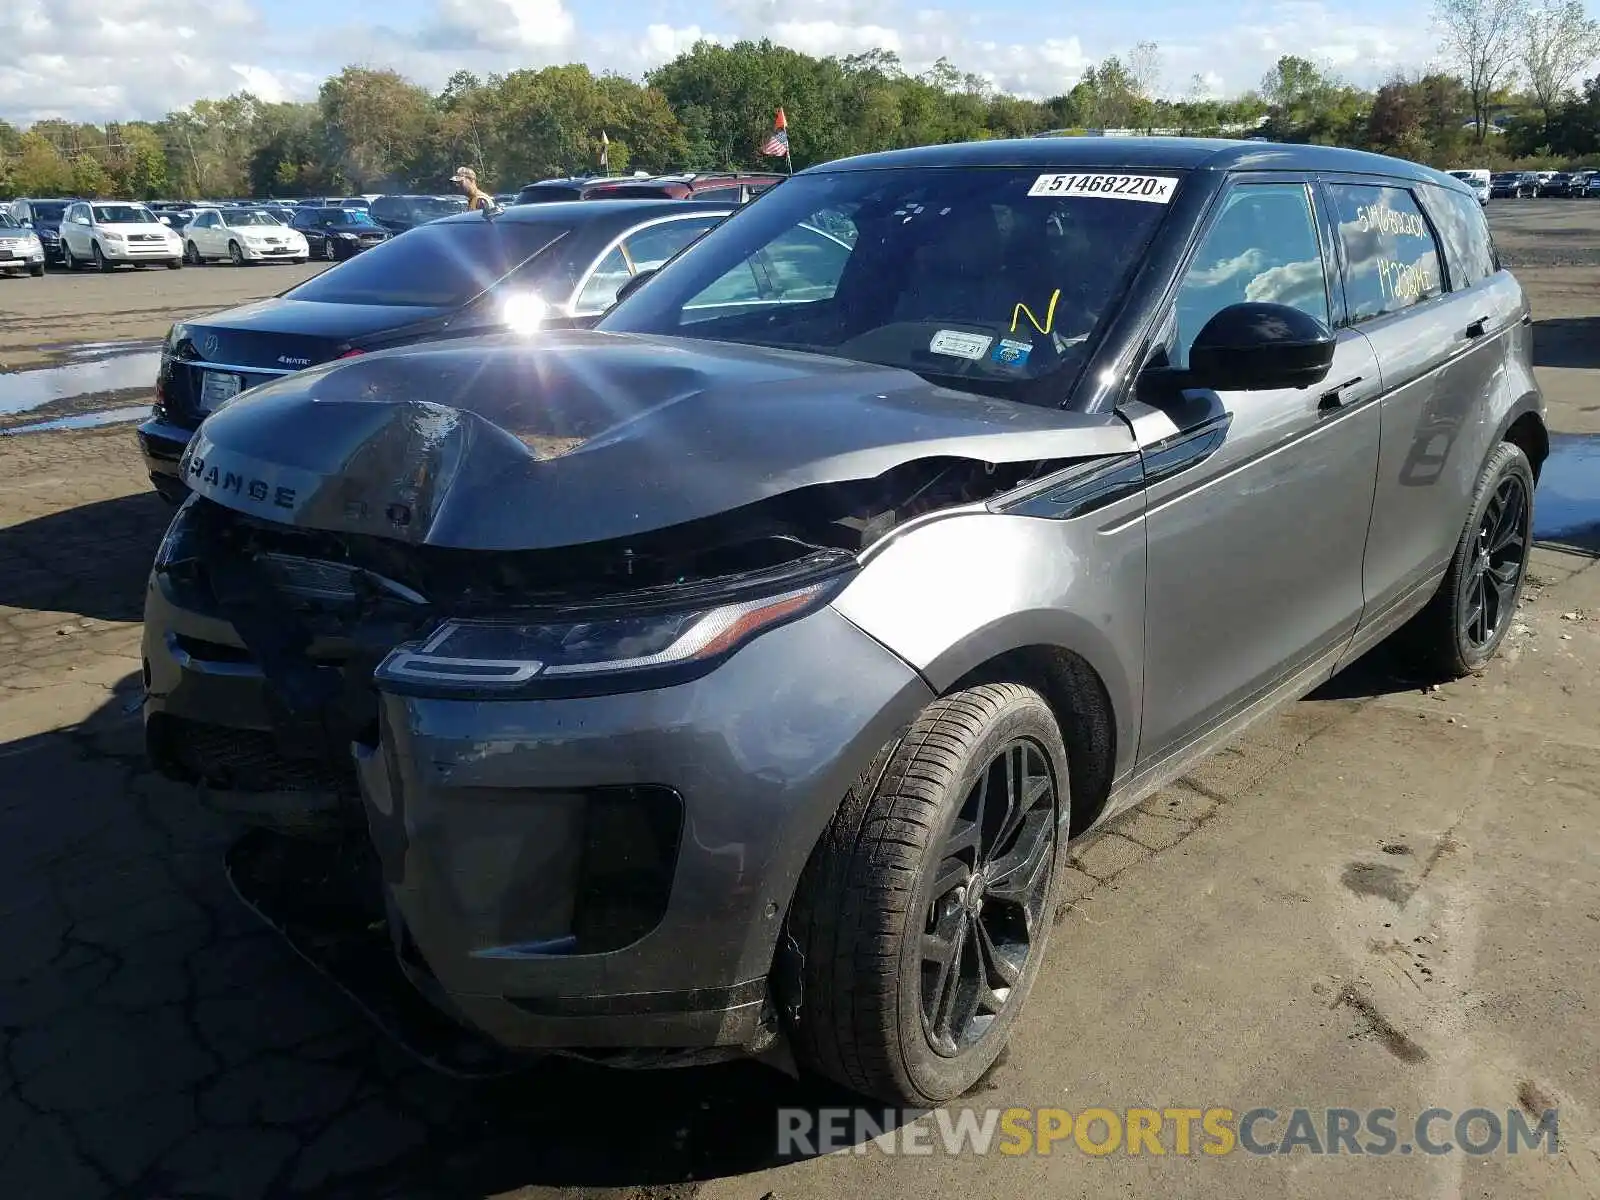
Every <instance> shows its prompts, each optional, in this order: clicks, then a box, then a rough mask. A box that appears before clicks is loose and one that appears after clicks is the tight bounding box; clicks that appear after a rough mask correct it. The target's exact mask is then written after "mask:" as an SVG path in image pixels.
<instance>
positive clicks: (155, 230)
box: [0, 195, 511, 273]
mask: <svg viewBox="0 0 1600 1200" xmlns="http://www.w3.org/2000/svg"><path fill="white" fill-rule="evenodd" d="M506 199H507V200H509V199H511V197H510V196H507V197H506ZM466 207H467V204H466V200H465V198H463V197H461V196H435V195H415V196H413V195H385V196H372V197H367V196H346V197H327V198H324V197H318V198H312V199H303V200H296V201H279V200H213V201H205V202H193V201H181V200H158V201H152V202H150V203H148V204H146V203H143V202H137V201H123V200H116V201H112V200H105V201H91V200H83V199H77V198H70V197H58V198H54V199H32V198H27V199H21V200H15V201H12V202H10V203H9V204H0V212H4V213H5V214H6V215H7V216H8V217H9V218H10V219H11V221H12V222H13V223H14V224H15V225H17V226H19V227H21V228H23V229H26V230H27V231H28V234H29V236H30V237H32V238H34V239H36V240H37V242H38V246H39V249H38V255H37V257H38V258H39V261H38V262H37V263H34V262H33V261H32V260H33V254H32V252H31V251H28V252H26V253H21V254H20V257H13V258H5V259H4V260H0V261H5V262H8V263H9V262H12V261H16V262H17V263H19V264H21V265H24V266H33V265H36V266H38V267H39V268H40V271H39V273H42V272H43V268H44V267H45V266H46V265H53V264H59V265H61V266H63V267H65V268H67V269H68V270H75V269H77V268H79V267H86V266H88V267H96V268H99V269H101V270H107V271H109V270H112V269H114V268H115V267H117V266H121V265H127V264H132V265H136V266H137V265H148V264H151V263H161V264H164V265H166V266H169V267H172V268H173V269H177V268H179V267H181V266H183V265H184V264H185V263H188V264H190V265H199V264H202V263H207V262H215V261H231V262H233V263H235V264H236V265H240V266H243V265H246V264H249V263H257V262H302V263H303V262H305V261H306V260H307V259H308V258H321V259H327V260H328V261H335V260H338V259H344V258H348V257H350V256H351V255H352V254H355V253H358V252H359V251H361V250H366V249H369V248H370V247H372V246H375V245H377V244H378V243H380V242H383V241H387V240H388V239H389V238H391V237H393V236H395V235H396V234H399V233H404V232H406V231H407V230H409V229H414V228H416V227H417V226H418V225H424V224H427V223H428V222H429V221H435V220H438V219H440V218H441V217H446V216H450V215H452V214H454V213H460V212H464V211H466ZM22 240H23V239H22V238H21V237H20V236H19V237H18V238H17V239H16V241H17V244H18V245H19V246H20V245H21V242H22Z"/></svg>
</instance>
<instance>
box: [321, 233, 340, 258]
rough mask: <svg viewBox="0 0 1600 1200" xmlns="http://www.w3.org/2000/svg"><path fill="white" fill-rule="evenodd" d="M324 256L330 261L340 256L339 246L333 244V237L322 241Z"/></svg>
mask: <svg viewBox="0 0 1600 1200" xmlns="http://www.w3.org/2000/svg"><path fill="white" fill-rule="evenodd" d="M322 257H323V258H324V259H325V260H326V261H328V262H333V261H335V260H336V259H337V258H338V257H339V251H338V248H337V247H336V246H335V245H334V244H333V239H332V238H328V239H327V240H326V241H324V242H323V243H322Z"/></svg>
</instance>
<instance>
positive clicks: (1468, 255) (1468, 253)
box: [1423, 187, 1498, 291]
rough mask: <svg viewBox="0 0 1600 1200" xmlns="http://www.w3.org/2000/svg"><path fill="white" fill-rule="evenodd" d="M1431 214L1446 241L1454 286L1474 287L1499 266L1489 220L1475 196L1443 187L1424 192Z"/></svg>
mask: <svg viewBox="0 0 1600 1200" xmlns="http://www.w3.org/2000/svg"><path fill="white" fill-rule="evenodd" d="M1423 200H1424V201H1425V203H1426V205H1427V208H1428V215H1429V216H1431V217H1432V218H1433V223H1434V225H1435V227H1436V228H1437V229H1438V230H1439V236H1440V238H1442V239H1443V241H1444V252H1445V262H1446V265H1448V267H1449V268H1450V285H1451V288H1452V289H1453V290H1456V291H1459V290H1461V289H1462V288H1466V287H1471V286H1472V285H1473V284H1475V283H1477V282H1478V281H1480V280H1483V279H1487V278H1489V276H1491V275H1493V274H1494V273H1495V271H1496V270H1497V269H1498V266H1497V264H1496V259H1495V252H1494V242H1493V240H1492V239H1491V237H1490V235H1489V221H1488V218H1487V217H1485V216H1484V213H1483V206H1482V205H1481V204H1479V203H1478V201H1477V198H1476V197H1474V196H1466V195H1462V194H1461V193H1460V192H1457V191H1452V190H1449V189H1446V188H1441V187H1429V188H1427V189H1425V190H1424V192H1423Z"/></svg>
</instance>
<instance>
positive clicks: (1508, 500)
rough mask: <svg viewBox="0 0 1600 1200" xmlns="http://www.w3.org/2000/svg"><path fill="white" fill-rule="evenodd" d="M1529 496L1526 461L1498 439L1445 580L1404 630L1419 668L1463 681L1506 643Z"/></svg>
mask: <svg viewBox="0 0 1600 1200" xmlns="http://www.w3.org/2000/svg"><path fill="white" fill-rule="evenodd" d="M1533 491H1534V480H1533V468H1532V467H1531V466H1530V465H1529V463H1528V456H1527V455H1526V454H1524V453H1523V452H1522V450H1521V448H1520V447H1518V446H1514V445H1512V444H1511V443H1510V442H1501V443H1500V444H1499V445H1498V446H1496V447H1495V450H1494V453H1493V454H1491V455H1489V461H1488V462H1487V463H1485V464H1484V468H1483V473H1482V474H1481V475H1480V476H1479V477H1478V486H1477V488H1476V490H1475V491H1474V492H1473V496H1472V508H1471V510H1470V515H1469V516H1468V517H1467V523H1466V527H1465V528H1464V529H1463V530H1462V532H1461V538H1460V540H1459V541H1458V542H1457V543H1456V551H1455V554H1454V555H1453V556H1452V557H1451V559H1450V567H1449V569H1448V570H1447V571H1446V572H1445V577H1444V581H1443V582H1442V583H1441V584H1440V585H1439V590H1438V591H1437V592H1435V593H1434V596H1433V599H1432V600H1430V601H1429V602H1428V606H1427V607H1426V608H1424V609H1423V610H1422V611H1421V612H1419V613H1418V614H1417V615H1416V616H1415V617H1413V618H1412V619H1411V622H1410V623H1409V624H1408V625H1407V626H1406V627H1405V629H1404V630H1402V635H1403V637H1402V640H1403V642H1405V643H1407V648H1408V649H1409V651H1410V657H1411V658H1412V659H1413V660H1414V661H1415V662H1416V664H1417V665H1418V666H1419V667H1420V668H1422V669H1423V670H1425V671H1427V672H1429V673H1430V674H1433V675H1437V676H1442V677H1443V678H1445V679H1460V678H1462V677H1463V676H1465V675H1470V674H1472V673H1473V672H1475V671H1480V670H1482V669H1483V667H1484V666H1485V665H1486V664H1487V663H1488V661H1489V660H1490V659H1491V658H1493V657H1494V655H1495V652H1496V651H1498V650H1499V649H1500V644H1501V643H1502V642H1503V641H1505V637H1506V634H1507V633H1508V632H1509V631H1510V629H1511V625H1512V623H1513V622H1514V621H1515V619H1516V611H1517V602H1518V600H1519V599H1520V598H1521V596H1522V584H1523V581H1524V580H1525V579H1526V578H1527V573H1528V556H1529V554H1530V553H1531V552H1532V550H1533ZM1475 614H1476V615H1475Z"/></svg>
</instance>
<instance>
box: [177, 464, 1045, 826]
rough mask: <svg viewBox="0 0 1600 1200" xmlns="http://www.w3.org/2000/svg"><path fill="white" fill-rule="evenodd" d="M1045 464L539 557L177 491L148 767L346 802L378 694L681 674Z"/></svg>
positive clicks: (904, 478) (794, 496) (767, 504)
mask: <svg viewBox="0 0 1600 1200" xmlns="http://www.w3.org/2000/svg"><path fill="white" fill-rule="evenodd" d="M1044 465H1045V464H1035V463H1026V464H1023V463H1018V464H1007V465H1004V466H999V467H997V466H995V465H993V464H985V463H978V462H974V461H971V460H966V459H956V458H944V459H924V460H918V461H915V462H912V463H907V464H904V465H902V466H898V467H896V468H894V469H892V470H890V471H887V472H885V473H884V474H883V475H881V476H879V477H877V478H875V479H869V480H858V481H851V482H848V483H839V484H822V485H814V486H812V487H809V488H804V489H801V490H799V491H796V492H793V493H788V494H786V495H782V496H779V497H775V498H773V499H771V500H767V501H762V502H759V503H757V504H753V505H750V506H747V507H746V508H744V509H741V510H738V511H735V512H731V513H724V514H719V515H717V516H715V517H710V518H704V519H701V520H698V521H692V522H689V523H686V524H684V525H681V526H676V527H672V528H667V529H660V530H653V531H651V532H649V533H646V534H642V535H639V536H637V537H630V538H623V539H615V540H611V541H606V542H597V543H590V544H586V545H579V546H571V547H563V548H559V549H551V550H504V551H474V550H461V549H454V548H448V547H439V546H431V545H426V544H420V545H419V544H414V543H413V544H408V543H405V542H402V541H398V540H395V539H391V538H387V537H380V536H374V535H369V534H353V533H330V532H325V531H321V530H316V529H307V528H298V527H295V526H292V525H286V524H280V523H278V522H275V521H270V520H265V519H263V518H260V517H256V516H252V515H249V514H247V513H243V512H239V511H237V510H235V509H232V508H228V507H225V506H223V505H221V504H218V503H216V502H214V501H212V500H209V499H207V498H206V497H205V496H203V495H199V496H195V497H193V498H191V499H190V501H189V502H188V503H187V504H185V506H184V507H183V508H182V509H181V510H180V512H179V513H178V514H177V516H176V518H175V519H174V521H173V523H172V526H171V528H170V530H169V531H168V533H167V536H166V538H165V539H164V540H163V542H162V544H161V547H160V550H159V552H158V554H157V556H156V561H155V564H154V572H153V577H152V583H151V587H152V597H153V602H156V603H159V604H160V608H161V610H163V611H164V612H166V613H169V614H170V616H169V617H168V618H167V619H166V620H161V619H153V620H152V621H150V622H149V626H150V629H151V631H152V632H155V633H159V635H160V640H161V642H162V645H163V648H164V649H165V650H166V651H167V652H168V653H169V654H170V655H172V656H173V657H174V658H175V659H176V660H177V661H178V662H179V663H181V664H182V665H183V666H184V667H186V668H188V669H189V670H190V671H191V672H192V673H193V674H195V675H196V676H198V677H199V680H198V682H197V683H195V684H194V685H193V687H192V688H191V689H190V690H192V691H193V692H194V693H195V695H194V696H193V697H192V698H190V697H186V696H184V695H182V694H177V695H175V694H174V693H175V692H178V693H181V692H182V691H183V689H182V688H174V687H166V688H163V687H161V686H159V681H154V680H153V681H152V684H153V686H152V688H151V695H152V700H153V701H154V704H153V706H152V711H151V715H150V721H149V724H150V746H151V751H152V755H153V757H154V759H155V761H156V763H157V764H158V765H159V766H160V768H161V769H162V770H163V771H164V772H165V773H167V774H169V775H170V776H172V777H174V778H177V779H181V780H184V781H189V782H199V783H204V784H207V785H209V786H211V787H213V788H219V789H227V790H234V791H243V792H254V791H263V792H281V791H303V792H306V793H312V792H334V793H339V794H343V795H345V796H354V795H355V793H356V777H355V773H354V769H353V766H352V759H351V747H352V745H354V744H374V743H375V742H376V740H377V709H378V691H379V689H380V688H383V689H387V690H391V691H394V692H396V693H399V694H408V695H447V696H456V697H468V696H476V697H480V698H492V697H493V696H495V695H497V694H499V695H503V694H507V693H510V692H515V693H516V694H519V695H527V696H538V695H543V696H549V697H556V696H577V695H594V694H601V693H605V692H610V691H629V690H638V689H641V688H651V687H661V686H667V685H670V684H672V683H675V682H682V681H684V680H685V679H688V678H692V677H694V676H695V675H697V674H701V673H704V672H705V671H707V670H710V669H712V668H713V667H714V666H715V665H716V663H717V662H718V661H720V660H721V659H722V658H724V657H726V655H727V654H729V653H731V652H732V651H733V650H734V649H736V648H737V647H738V646H739V645H740V644H742V643H743V642H744V641H745V640H747V639H748V638H749V637H750V636H753V635H754V633H756V632H758V631H759V630H760V629H763V628H767V627H770V626H771V625H772V624H775V623H777V622H780V621H783V620H790V619H794V618H796V617H799V616H802V615H804V614H805V613H806V612H808V611H810V610H811V609H812V608H813V607H814V606H815V605H816V604H818V603H822V602H825V601H826V599H827V598H828V597H829V596H830V595H832V594H833V593H834V592H835V591H836V590H837V588H838V587H839V586H840V585H842V583H843V582H844V580H845V579H846V578H847V577H848V576H849V575H850V574H851V573H852V572H853V571H854V570H855V569H856V564H857V561H858V556H859V555H860V554H861V552H862V551H863V550H865V549H866V548H867V547H869V546H871V545H872V544H874V543H875V542H877V541H879V540H880V539H882V538H883V537H885V536H886V535H888V534H889V533H890V532H892V531H893V530H894V529H896V528H897V527H899V526H901V525H903V524H905V523H906V522H907V521H910V520H912V519H914V518H917V517H920V516H923V515H925V514H927V513H930V512H935V511H939V510H942V509H949V508H955V507H960V506H963V505H967V504H973V503H980V502H982V501H984V500H985V499H987V498H989V497H991V496H993V495H995V494H997V493H1000V492H1004V491H1008V490H1010V489H1012V488H1014V487H1016V486H1017V485H1018V484H1020V483H1022V482H1024V481H1026V480H1027V479H1028V478H1030V477H1033V476H1036V475H1037V474H1039V472H1040V471H1041V470H1042V469H1043V467H1044ZM208 634H209V635H210V636H207V635H208ZM230 683H231V684H236V685H238V686H237V687H235V688H232V689H230V688H229V687H228V686H227V685H228V684H230ZM230 690H231V691H233V692H234V693H235V695H234V696H233V697H232V698H230V697H229V695H228V694H227V693H228V692H229V691H230Z"/></svg>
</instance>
